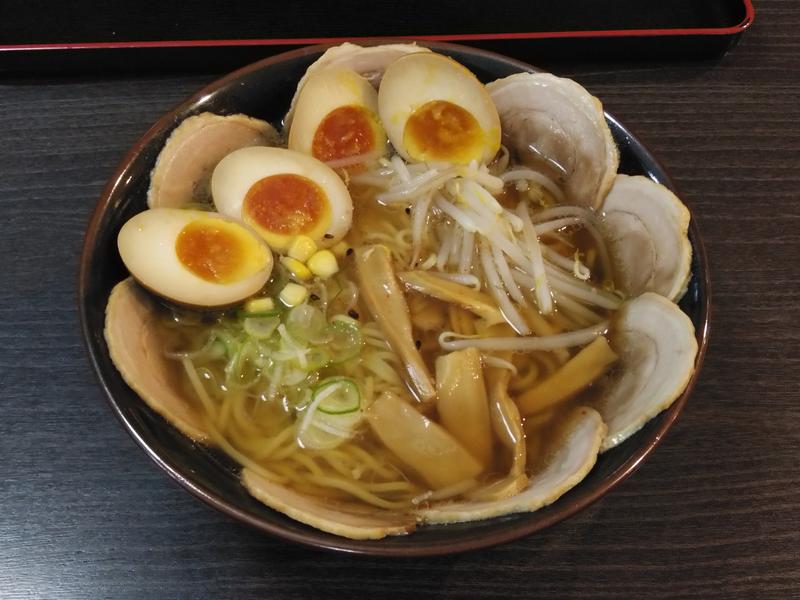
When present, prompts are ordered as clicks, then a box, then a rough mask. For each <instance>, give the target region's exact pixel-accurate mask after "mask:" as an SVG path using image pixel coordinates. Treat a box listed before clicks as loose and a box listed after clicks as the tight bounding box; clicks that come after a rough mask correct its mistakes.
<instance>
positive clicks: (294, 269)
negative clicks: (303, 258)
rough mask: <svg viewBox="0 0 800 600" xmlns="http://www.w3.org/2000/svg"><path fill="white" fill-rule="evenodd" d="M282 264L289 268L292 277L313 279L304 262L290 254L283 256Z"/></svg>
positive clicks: (304, 279) (301, 279) (298, 279)
mask: <svg viewBox="0 0 800 600" xmlns="http://www.w3.org/2000/svg"><path fill="white" fill-rule="evenodd" d="M281 264H282V265H283V266H284V267H286V268H287V269H288V270H289V274H290V275H291V276H292V279H296V280H297V281H308V280H309V279H311V271H309V270H308V267H306V266H305V265H304V264H303V263H301V262H300V261H299V260H297V259H295V258H292V257H290V256H281Z"/></svg>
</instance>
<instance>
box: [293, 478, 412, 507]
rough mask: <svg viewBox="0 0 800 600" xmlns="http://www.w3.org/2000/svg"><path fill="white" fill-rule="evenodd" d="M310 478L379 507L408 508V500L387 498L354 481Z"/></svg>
mask: <svg viewBox="0 0 800 600" xmlns="http://www.w3.org/2000/svg"><path fill="white" fill-rule="evenodd" d="M308 479H309V480H310V481H313V482H314V483H317V484H319V485H323V486H327V487H331V488H334V489H338V490H342V491H344V492H347V493H349V494H350V495H351V496H354V497H356V498H358V499H359V500H362V501H363V502H366V503H367V504H371V505H372V506H377V507H379V508H386V509H388V510H403V509H407V508H408V502H407V501H403V500H398V501H390V500H385V499H383V498H381V497H380V496H377V495H375V494H373V493H372V492H369V491H367V490H366V489H364V487H362V486H361V485H359V484H357V483H355V482H352V481H346V480H343V479H339V478H338V477H332V476H319V475H309V477H308Z"/></svg>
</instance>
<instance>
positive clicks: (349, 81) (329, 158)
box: [289, 67, 387, 166]
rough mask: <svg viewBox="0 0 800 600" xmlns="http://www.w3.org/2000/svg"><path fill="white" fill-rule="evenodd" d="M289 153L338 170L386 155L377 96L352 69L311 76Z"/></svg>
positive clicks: (291, 132) (300, 99)
mask: <svg viewBox="0 0 800 600" xmlns="http://www.w3.org/2000/svg"><path fill="white" fill-rule="evenodd" d="M289 149H290V150H296V151H297V152H302V153H303V154H309V155H311V156H313V157H314V158H316V159H319V160H321V161H323V162H326V163H330V164H332V165H334V166H349V165H350V164H359V163H360V162H361V161H359V160H358V159H359V157H365V159H367V160H368V159H376V158H380V157H381V156H384V155H385V154H386V149H387V144H386V133H385V132H384V131H383V127H381V124H380V122H379V121H378V92H376V91H375V88H374V87H372V85H371V84H370V83H369V82H368V81H367V80H366V79H365V78H363V77H362V76H361V75H359V74H358V73H356V72H355V71H353V70H351V69H346V68H340V67H330V68H326V69H321V70H319V71H316V72H315V73H313V74H311V75H310V76H309V77H308V81H307V82H306V84H305V85H304V86H303V89H302V90H301V92H300V95H299V97H298V99H297V107H296V109H295V113H294V118H293V119H292V125H291V127H290V129H289ZM350 161H353V162H352V163H351V162H350Z"/></svg>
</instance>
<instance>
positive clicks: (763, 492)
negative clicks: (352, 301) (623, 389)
mask: <svg viewBox="0 0 800 600" xmlns="http://www.w3.org/2000/svg"><path fill="white" fill-rule="evenodd" d="M757 9H758V18H757V21H756V24H755V26H754V27H753V29H752V30H751V31H749V32H748V33H747V34H746V35H745V36H744V37H743V39H742V42H741V43H740V45H739V46H737V47H736V48H734V49H733V51H731V52H730V53H729V54H728V55H727V56H726V57H724V58H723V59H721V60H713V61H701V62H696V61H694V62H693V61H682V62H677V61H675V62H669V61H660V62H628V63H624V64H621V63H560V64H559V63H553V64H545V65H542V66H544V67H546V68H549V69H552V70H554V71H555V72H557V73H558V74H561V75H565V76H568V77H573V78H575V79H577V80H578V81H579V82H581V83H582V84H584V85H585V86H586V87H588V88H589V89H590V90H591V91H592V92H593V93H595V94H596V95H597V96H599V97H600V98H602V100H603V102H604V103H605V105H606V107H607V109H609V110H610V111H612V112H613V113H615V114H616V115H617V116H618V117H619V118H620V119H621V120H622V121H623V122H624V123H625V124H626V125H628V126H630V127H631V128H632V129H633V130H634V131H635V132H637V133H638V134H639V135H640V137H641V138H642V139H643V140H644V141H645V142H646V143H647V144H648V145H649V146H650V147H651V149H652V150H653V151H654V153H655V154H656V155H657V156H659V157H660V158H661V159H662V161H663V163H664V164H665V165H666V166H667V167H668V168H669V169H670V171H671V173H672V174H673V176H674V178H675V180H676V182H677V184H678V185H679V186H680V188H681V189H682V190H683V194H684V197H685V201H686V202H687V204H688V205H689V206H690V207H691V208H692V210H693V214H694V218H695V219H697V221H698V222H699V225H700V228H701V231H702V233H703V236H704V238H705V242H706V248H707V250H708V254H709V260H710V265H711V272H712V281H713V291H714V306H713V314H712V337H711V346H710V350H709V352H708V355H707V357H706V361H705V366H704V367H703V372H702V375H701V377H700V381H699V384H698V386H697V388H696V390H695V392H694V395H693V397H692V398H691V400H690V402H689V404H688V407H687V409H686V411H685V412H684V414H683V416H682V417H681V419H680V420H679V422H678V424H677V425H676V427H675V428H674V429H673V430H672V431H671V432H670V434H669V436H668V437H667V438H666V440H665V441H664V443H663V444H662V445H661V446H660V447H659V448H658V449H657V450H656V452H655V453H654V454H653V455H652V456H651V457H650V458H649V459H648V460H647V462H646V464H644V465H643V466H642V468H641V469H639V470H638V471H637V472H636V473H635V474H634V475H633V476H632V477H631V478H630V479H628V480H627V481H625V482H624V483H623V484H622V485H620V486H619V487H618V488H616V489H615V490H614V491H613V492H611V493H610V494H609V495H608V496H606V497H605V498H603V499H602V500H600V501H599V502H597V503H596V504H594V505H593V506H592V507H590V508H589V509H588V510H585V511H584V512H582V513H580V514H578V515H576V516H574V517H573V518H571V519H569V520H568V521H566V522H564V523H561V524H560V525H557V526H555V527H553V528H551V529H549V530H546V531H544V532H541V533H539V534H536V535H533V536H530V537H528V538H526V539H523V540H520V541H517V542H515V543H511V544H507V545H504V546H501V547H498V548H494V549H490V550H484V551H480V552H473V553H467V554H463V555H458V556H452V557H443V558H434V559H431V558H428V559H414V560H412V559H394V560H388V559H374V558H365V557H355V556H347V555H337V554H329V553H322V552H317V551H312V550H308V549H304V548H300V547H295V546H293V545H289V544H287V543H285V542H282V541H280V540H276V539H272V538H269V537H266V536H264V535H261V534H259V533H256V532H255V531H252V530H250V529H248V528H246V527H245V526H243V525H241V524H239V523H236V522H234V521H232V520H230V519H229V518H227V517H226V516H224V515H222V514H220V513H217V512H215V511H214V510H212V509H210V508H208V507H207V506H205V505H203V504H201V503H200V502H198V501H197V500H195V499H194V498H192V497H191V496H190V495H189V494H187V493H186V492H185V491H183V490H182V489H180V488H179V487H178V486H177V485H176V484H175V483H174V482H172V481H171V480H169V479H168V478H167V477H166V476H165V475H164V474H163V473H162V472H160V471H159V470H158V469H157V468H156V467H155V466H154V465H153V464H152V463H151V462H150V460H149V459H148V458H147V457H146V456H145V454H144V453H143V452H141V450H139V449H138V448H137V447H136V445H135V443H134V442H133V440H132V439H131V438H130V437H129V436H128V435H127V434H126V433H125V432H124V431H123V429H122V428H121V427H120V426H119V424H118V423H117V421H116V419H115V418H114V417H113V416H112V413H111V411H110V409H109V407H108V405H107V403H106V401H105V398H104V397H103V395H102V393H101V390H100V388H99V387H98V385H97V383H96V381H95V378H94V375H93V373H92V371H91V370H90V367H89V363H88V360H87V358H86V356H85V352H84V348H83V344H82V341H81V337H80V331H79V325H78V317H77V312H76V298H75V296H76V291H75V281H76V270H77V263H78V254H79V251H80V247H81V243H82V238H83V232H84V228H85V227H86V224H87V221H88V217H89V214H90V211H91V210H92V208H93V206H94V203H95V200H96V198H97V197H98V195H99V193H100V190H101V188H102V186H103V185H104V183H105V180H106V178H107V177H109V176H110V174H111V172H112V170H113V168H114V166H115V165H116V163H117V162H118V161H119V160H120V159H121V158H122V156H123V154H124V153H125V151H126V149H127V148H128V147H129V146H130V145H131V144H132V143H133V142H134V141H135V140H136V139H137V138H138V137H139V136H140V135H141V134H142V133H143V132H144V131H145V130H146V129H147V127H148V126H149V125H150V124H151V123H152V122H154V121H155V120H156V118H157V117H158V116H159V115H160V114H162V113H163V112H165V111H166V110H167V109H168V108H170V107H171V106H173V105H174V104H176V103H177V102H178V101H180V100H181V99H183V98H184V97H186V96H187V95H189V94H190V93H191V92H193V91H194V90H195V89H197V88H199V87H200V86H201V85H203V84H204V83H206V82H208V81H210V80H212V79H213V78H215V74H205V75H191V76H186V75H182V76H172V75H160V76H153V75H149V76H135V77H134V76H130V77H116V78H112V77H91V78H87V77H82V78H78V77H73V78H67V77H64V78H59V79H54V78H44V77H42V78H24V79H9V78H8V77H6V78H5V79H2V78H0V207H2V211H3V212H2V214H3V218H2V225H1V226H2V235H0V256H2V257H3V258H4V260H5V261H6V262H5V265H4V266H3V268H2V270H1V271H0V273H1V274H0V278H2V279H1V282H2V285H0V299H1V300H0V311H1V312H0V314H2V324H0V337H1V339H2V340H4V341H3V343H4V345H5V350H4V351H3V353H2V354H1V355H0V382H2V387H1V388H0V398H1V399H0V597H2V598H4V599H11V598H106V597H109V598H142V597H154V598H179V597H237V598H246V597H269V598H308V597H314V596H323V595H325V596H330V597H335V598H350V597H361V596H371V595H375V596H378V597H382V596H385V595H387V593H390V592H394V593H395V594H397V595H399V596H403V597H411V596H412V595H413V597H415V598H422V597H437V598H451V597H452V598H455V597H482V598H489V597H498V598H505V597H508V596H510V595H511V594H514V595H515V596H518V597H532V596H553V597H560V598H561V597H573V596H574V597H583V596H589V595H592V596H596V597H609V598H621V597H640V596H645V595H647V596H648V597H650V598H660V597H678V596H693V597H702V598H731V597H761V598H769V597H774V598H785V597H790V596H793V597H800V565H799V564H798V561H797V554H798V545H800V511H799V510H798V508H799V507H800V495H799V494H798V487H800V471H798V468H797V462H798V461H797V459H798V451H799V450H800V403H798V391H800V385H798V384H800V376H799V375H798V373H800V369H798V367H799V366H800V358H798V356H799V355H798V351H797V347H798V344H800V335H799V334H798V331H799V330H798V326H797V323H798V321H800V291H799V290H800V268H798V262H800V235H798V229H799V228H800V207H798V200H799V199H800V103H798V97H800V36H798V34H797V28H798V26H800V6H798V4H797V3H796V2H794V1H793V0H763V1H762V2H759V3H757Z"/></svg>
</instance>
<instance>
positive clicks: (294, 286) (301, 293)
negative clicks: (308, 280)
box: [279, 283, 308, 308]
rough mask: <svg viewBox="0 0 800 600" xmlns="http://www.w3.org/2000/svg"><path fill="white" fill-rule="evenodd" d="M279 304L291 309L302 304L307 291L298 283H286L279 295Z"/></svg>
mask: <svg viewBox="0 0 800 600" xmlns="http://www.w3.org/2000/svg"><path fill="white" fill-rule="evenodd" d="M279 297H280V299H281V302H283V303H284V304H285V305H286V306H288V307H290V308H291V307H292V306H297V305H298V304H302V303H303V302H304V301H305V299H306V298H307V297H308V290H307V289H306V287H305V286H304V285H300V284H299V283H287V284H286V286H284V288H283V289H282V290H281V293H280V294H279Z"/></svg>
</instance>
